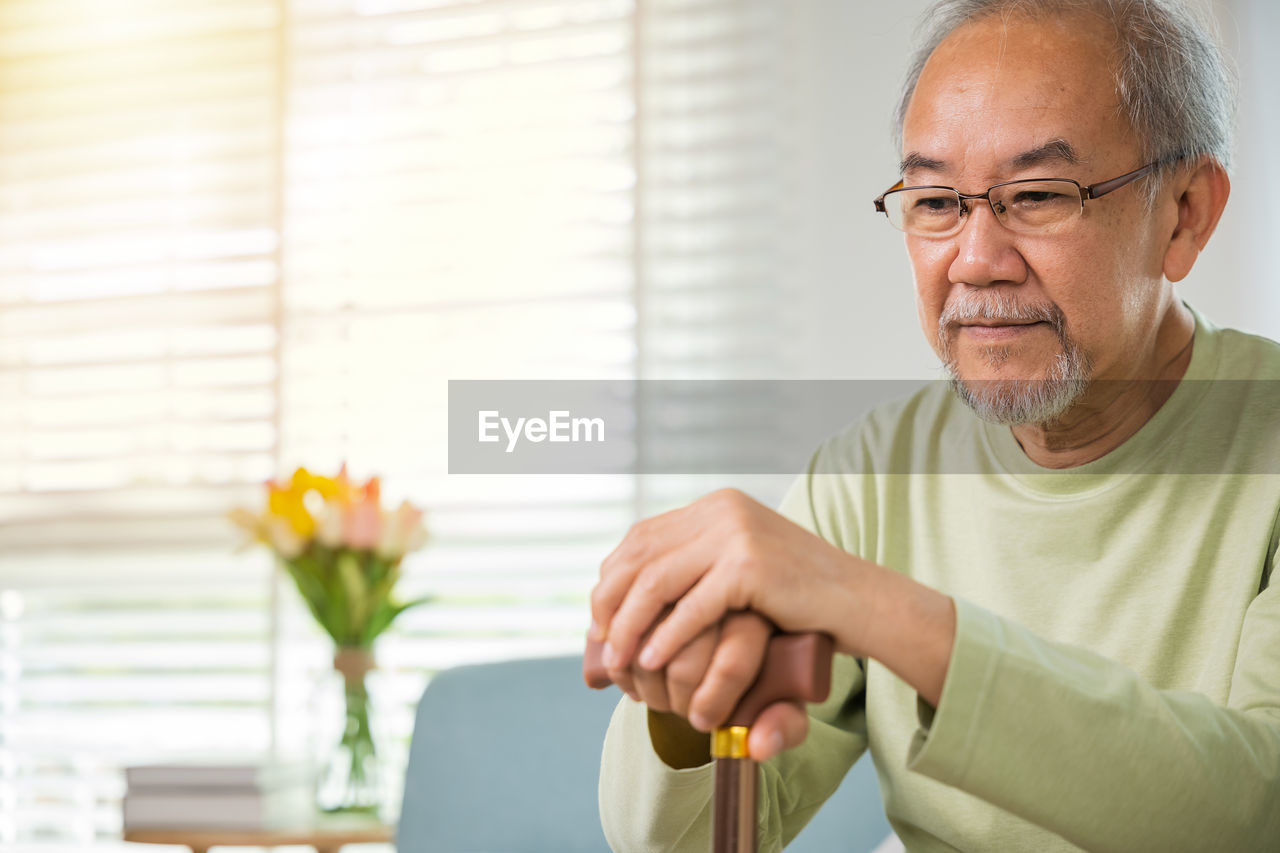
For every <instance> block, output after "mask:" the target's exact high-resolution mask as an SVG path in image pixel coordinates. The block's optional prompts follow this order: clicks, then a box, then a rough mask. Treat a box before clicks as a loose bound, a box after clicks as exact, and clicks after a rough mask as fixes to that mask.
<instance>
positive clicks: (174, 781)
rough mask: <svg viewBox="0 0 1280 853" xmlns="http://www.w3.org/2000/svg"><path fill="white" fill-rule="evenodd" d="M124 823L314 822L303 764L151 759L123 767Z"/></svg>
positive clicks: (231, 825) (236, 825) (249, 825)
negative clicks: (203, 762) (163, 761)
mask: <svg viewBox="0 0 1280 853" xmlns="http://www.w3.org/2000/svg"><path fill="white" fill-rule="evenodd" d="M125 782H126V789H125V795H124V828H125V831H126V832H127V831H129V830H134V829H174V828H184V829H235V830H263V829H297V828H302V827H309V826H311V825H312V824H313V823H314V822H315V817H316V806H315V791H314V788H313V783H314V779H313V776H312V774H311V771H310V769H309V768H308V767H307V766H306V765H304V764H148V765H142V766H137V767H126V768H125Z"/></svg>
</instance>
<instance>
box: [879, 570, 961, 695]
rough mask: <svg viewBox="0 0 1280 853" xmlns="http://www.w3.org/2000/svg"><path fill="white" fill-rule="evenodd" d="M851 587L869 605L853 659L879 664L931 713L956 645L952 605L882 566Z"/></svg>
mask: <svg viewBox="0 0 1280 853" xmlns="http://www.w3.org/2000/svg"><path fill="white" fill-rule="evenodd" d="M856 583H857V584H858V585H859V587H860V592H859V594H860V595H862V596H865V597H866V600H867V601H868V603H869V607H868V624H867V625H866V626H862V630H860V631H858V635H859V639H858V644H859V645H861V646H862V649H861V650H860V653H859V654H858V655H857V656H858V657H869V658H873V659H875V660H877V661H879V662H880V663H881V664H883V665H884V666H885V667H887V668H888V669H889V670H890V671H891V672H893V673H894V674H895V675H897V676H898V677H899V678H901V679H902V680H903V681H905V682H906V683H907V684H909V685H911V687H912V688H914V689H915V691H916V692H917V693H918V694H920V697H921V698H923V699H924V700H925V701H926V702H928V703H929V704H930V705H933V706H934V707H935V708H936V707H937V706H938V700H939V699H940V698H941V696H942V685H943V682H945V681H946V677H947V667H948V666H949V665H950V662H951V650H952V647H953V646H954V645H955V637H956V608H955V602H954V601H952V599H951V597H950V596H947V595H943V594H942V593H940V592H938V591H937V590H935V589H931V588H930V587H927V586H925V585H923V584H921V583H917V582H916V581H913V580H911V579H910V578H908V577H907V576H905V575H902V574H899V573H898V572H895V571H892V570H891V569H886V568H884V567H882V566H874V567H870V568H869V570H868V571H866V572H863V573H861V577H860V578H859V579H858V580H857V581H856Z"/></svg>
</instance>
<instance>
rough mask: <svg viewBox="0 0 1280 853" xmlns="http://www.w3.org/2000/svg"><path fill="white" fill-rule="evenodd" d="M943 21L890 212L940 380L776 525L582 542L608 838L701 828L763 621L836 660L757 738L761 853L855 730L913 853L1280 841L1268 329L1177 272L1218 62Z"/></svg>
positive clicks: (1078, 12)
mask: <svg viewBox="0 0 1280 853" xmlns="http://www.w3.org/2000/svg"><path fill="white" fill-rule="evenodd" d="M930 21H931V23H932V25H933V35H932V37H931V38H929V39H928V40H927V41H926V44H925V47H924V49H923V50H922V51H921V53H920V58H919V60H918V61H917V63H916V64H915V66H914V68H913V69H912V71H911V74H910V77H909V80H908V85H907V87H906V90H905V92H906V94H905V96H904V98H903V104H902V108H901V110H900V113H899V118H900V124H901V141H902V151H903V159H902V180H901V181H900V182H899V183H898V184H896V185H895V186H894V187H893V188H892V189H891V190H889V191H888V192H886V193H885V195H884V196H883V197H882V198H881V199H878V200H877V207H878V208H879V209H881V210H882V211H883V212H884V213H885V214H886V215H887V217H888V219H889V221H890V223H891V224H893V225H895V226H896V227H898V228H899V229H901V230H902V231H904V232H905V234H906V245H907V251H908V253H909V254H910V256H911V262H912V265H913V268H914V272H915V283H916V294H917V300H916V301H917V305H918V309H919V316H920V323H921V326H922V328H923V329H924V332H925V334H926V336H927V337H928V338H929V340H930V341H931V343H932V344H933V346H934V348H935V349H936V350H937V352H938V355H939V357H940V358H941V359H942V360H943V362H944V363H945V364H946V366H947V367H948V369H949V370H950V372H951V374H952V377H953V382H952V388H953V389H954V391H955V393H954V394H953V393H951V390H952V389H947V388H945V387H939V386H935V387H931V388H928V389H925V390H924V391H922V392H920V393H918V394H916V395H915V396H913V397H912V398H910V399H908V400H906V401H905V402H902V403H899V404H896V405H890V406H887V407H883V408H881V409H878V410H876V411H875V412H873V413H871V414H870V415H869V416H868V417H867V418H866V419H865V420H864V421H863V422H861V423H859V424H857V425H855V426H854V427H852V428H851V429H849V430H848V431H847V432H845V433H843V434H841V435H838V436H836V437H835V438H833V439H831V440H830V441H828V442H827V443H826V444H825V445H824V446H823V447H821V448H820V449H819V451H818V453H817V454H816V455H815V457H814V460H813V463H812V465H811V468H810V471H809V472H808V473H807V474H806V475H805V476H803V477H802V478H801V479H800V480H799V481H798V482H797V483H796V484H795V486H794V487H793V488H792V490H791V491H790V492H789V494H788V495H787V497H786V498H785V499H784V502H783V505H782V508H781V513H780V514H776V513H773V512H771V511H769V510H767V509H765V508H764V507H761V506H760V505H758V504H756V503H754V502H752V501H750V500H749V499H747V498H746V497H745V496H743V495H741V494H738V493H735V492H721V493H717V494H714V495H711V496H709V497H707V498H704V499H703V500H700V501H698V502H696V503H694V504H692V505H691V506H689V507H686V508H684V509H681V510H677V511H675V512H671V513H667V514H665V515H662V516H659V517H657V518H654V519H651V520H648V521H645V522H642V523H641V524H639V525H637V526H636V527H635V528H633V530H632V531H631V532H630V533H629V534H628V535H627V537H626V539H625V540H624V541H623V542H622V543H621V545H620V546H619V547H618V549H617V550H616V551H615V552H614V553H613V554H611V555H610V556H609V557H608V558H607V559H606V560H605V562H604V565H603V566H602V569H601V580H600V582H599V584H598V586H597V588H596V590H595V592H594V593H593V596H592V616H593V626H592V632H593V635H594V636H595V637H596V638H597V639H603V640H606V641H607V645H606V649H605V662H606V665H607V666H608V668H609V670H610V674H611V676H612V677H613V678H614V680H615V681H616V682H618V683H619V684H621V685H622V686H623V688H624V690H626V691H627V693H628V694H629V696H630V698H627V699H623V700H622V703H621V704H620V705H619V708H618V710H617V712H616V713H615V716H614V719H613V722H612V724H611V726H610V730H609V734H608V737H607V740H606V745H605V754H604V766H603V769H602V776H601V789H600V790H601V807H602V814H603V819H604V825H605V831H606V834H607V836H608V837H609V839H610V842H611V843H612V844H613V845H614V847H615V849H616V850H619V851H627V850H659V849H662V850H666V849H679V850H696V851H702V850H706V849H707V836H708V833H709V827H708V823H709V821H708V818H707V816H708V809H709V800H710V795H711V770H710V768H709V767H708V765H707V761H708V746H707V735H706V732H708V731H709V730H710V729H711V728H712V727H714V726H715V725H717V724H718V723H721V722H722V721H723V720H724V719H725V718H726V717H727V715H728V713H729V711H730V710H731V709H732V707H733V706H734V704H735V703H736V701H737V699H738V698H739V697H740V696H741V694H742V693H743V692H744V690H745V689H746V688H747V687H748V686H749V684H750V682H751V681H752V680H753V678H754V675H755V672H756V669H757V667H758V665H759V662H760V659H761V654H762V649H763V648H764V645H765V643H766V641H767V637H768V634H769V632H770V631H771V630H772V629H773V627H774V626H777V627H779V628H781V629H783V630H787V631H823V632H826V633H828V634H830V635H831V636H832V637H834V638H835V641H836V648H837V651H838V652H839V653H840V654H838V655H837V660H836V666H835V674H834V687H833V694H832V697H831V699H830V700H828V701H827V702H826V703H824V704H822V705H817V706H811V707H809V708H807V709H804V708H801V707H799V706H794V705H791V704H787V703H779V704H777V705H774V706H773V707H771V708H769V709H767V710H766V711H765V712H764V714H763V715H762V716H761V718H760V719H759V721H758V722H757V724H756V725H755V726H754V727H753V729H752V734H751V740H750V744H749V747H750V751H751V754H752V756H753V757H755V758H757V759H760V760H765V759H768V760H767V761H766V763H765V764H763V765H762V770H761V792H762V793H761V811H760V815H759V824H760V837H761V839H762V847H763V849H771V850H776V849H779V848H780V847H781V846H782V845H783V844H784V843H785V842H787V841H789V840H790V839H791V838H792V837H793V836H794V835H795V834H796V833H797V832H798V831H799V830H800V828H802V827H803V825H804V824H805V822H806V821H807V820H808V819H809V818H810V817H812V815H813V814H814V813H815V812H816V811H817V809H818V808H819V806H820V805H821V804H822V801H823V800H824V799H825V798H826V797H827V796H829V795H830V794H831V792H832V791H834V790H835V788H836V787H837V786H838V784H839V782H840V780H841V778H842V777H843V775H844V774H845V772H846V771H847V770H848V768H849V767H850V766H851V764H852V762H854V761H855V760H857V759H858V757H859V756H860V755H861V754H862V753H863V752H864V751H867V750H869V751H870V752H871V755H872V758H873V759H874V761H875V763H876V766H877V769H878V771H879V776H880V779H881V784H882V789H883V794H884V800H885V807H886V810H887V813H888V816H889V818H890V820H891V822H892V824H893V826H894V828H895V830H896V831H897V833H898V835H899V837H900V838H901V839H902V841H903V843H904V844H905V845H906V847H907V849H908V850H911V851H934V850H970V851H1005V850H1028V851H1049V850H1076V849H1086V850H1115V851H1137V850H1152V851H1156V850H1158V851H1173V850H1194V851H1205V850H1232V851H1245V850H1280V589H1276V588H1275V587H1274V586H1272V587H1270V588H1269V586H1268V584H1269V581H1270V577H1271V572H1272V569H1273V567H1274V565H1275V562H1276V551H1277V538H1278V537H1280V477H1277V476H1276V472H1277V471H1280V403H1278V402H1277V397H1276V395H1275V394H1274V393H1273V392H1271V391H1270V389H1271V388H1274V387H1276V385H1275V382H1276V380H1280V345H1277V344H1276V343H1274V342H1271V341H1267V340H1265V339H1260V338H1256V337H1252V336H1249V335H1245V334H1242V333H1239V332H1234V331H1231V330H1226V329H1219V328H1216V327H1215V326H1213V325H1212V324H1211V323H1209V322H1208V321H1207V320H1206V319H1204V318H1203V317H1202V316H1200V315H1199V314H1197V313H1196V312H1194V311H1192V310H1191V309H1190V308H1188V307H1187V306H1186V305H1185V304H1184V303H1182V302H1181V301H1180V300H1179V299H1178V298H1177V297H1176V296H1175V293H1174V289H1173V284H1172V283H1173V282H1176V281H1179V280H1180V279H1182V278H1183V277H1184V276H1186V275H1187V273H1188V272H1189V271H1190V270H1191V268H1192V265H1193V264H1194V263H1195V260H1196V257H1197V254H1198V253H1199V252H1200V250H1201V249H1203V248H1204V246H1205V244H1206V242H1207V241H1208V239H1209V237H1210V235H1211V233H1212V232H1213V230H1214V227H1215V225H1216V224H1217V222H1218V218H1219V216H1220V215H1221V213H1222V210H1223V207H1224V205H1225V203H1226V200H1227V194H1228V189H1229V185H1228V179H1227V176H1226V172H1225V168H1224V164H1225V163H1226V162H1227V159H1228V156H1229V151H1228V148H1229V137H1230V126H1231V121H1232V114H1231V113H1232V110H1231V100H1232V99H1231V92H1230V84H1229V75H1228V74H1227V73H1226V72H1225V70H1224V67H1223V63H1222V59H1221V57H1220V54H1219V53H1218V51H1217V49H1216V47H1214V45H1213V44H1212V42H1211V40H1209V39H1208V38H1207V37H1206V36H1205V35H1204V34H1203V31H1202V30H1201V29H1200V28H1199V27H1198V26H1197V25H1196V24H1195V23H1194V22H1193V21H1192V20H1191V19H1190V18H1189V17H1188V15H1187V14H1186V13H1185V12H1184V11H1182V10H1180V9H1178V8H1176V7H1173V6H1171V5H1169V4H1168V3H1166V2H1157V0H1146V2H1140V0H1094V2H1085V1H1084V0H1076V2H1069V1H1068V0H1057V2H1054V0H944V2H942V3H939V4H938V5H937V6H936V7H935V8H934V10H933V11H932V12H931V18H930ZM953 188H954V189H953ZM1224 380H1251V381H1230V382H1228V381H1224ZM966 404H967V405H966ZM908 471H910V472H915V473H909V474H908V473H906V472H908Z"/></svg>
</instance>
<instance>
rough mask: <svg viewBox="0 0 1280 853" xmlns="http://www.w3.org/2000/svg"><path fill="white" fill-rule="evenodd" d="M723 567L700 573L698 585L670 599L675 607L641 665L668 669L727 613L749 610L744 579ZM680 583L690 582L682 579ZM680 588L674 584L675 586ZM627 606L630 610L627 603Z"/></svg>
mask: <svg viewBox="0 0 1280 853" xmlns="http://www.w3.org/2000/svg"><path fill="white" fill-rule="evenodd" d="M720 568H721V566H720V565H719V561H717V564H716V565H714V566H712V567H711V568H710V569H709V570H707V569H702V570H699V571H698V572H697V574H698V575H699V577H695V578H694V579H693V580H694V581H696V582H694V583H693V584H692V586H689V587H686V588H685V589H683V590H680V591H679V592H676V593H675V597H674V598H671V599H668V600H669V601H675V602H676V604H675V607H673V608H672V610H671V615H670V616H668V617H667V618H666V619H663V620H662V622H661V624H659V625H658V627H657V628H655V629H654V631H653V635H652V636H651V637H650V638H649V640H648V641H647V642H646V643H645V644H644V648H643V649H641V650H640V657H639V658H638V662H639V664H640V665H641V666H643V667H646V668H648V669H657V668H659V667H661V666H664V665H665V664H666V663H667V661H668V660H670V659H671V656H672V655H674V654H675V653H676V652H677V651H679V650H680V649H681V648H683V647H684V646H685V644H686V643H688V642H689V641H690V640H691V639H693V638H694V637H696V636H697V635H698V634H699V633H701V632H702V631H703V630H704V629H705V628H707V627H708V626H710V625H714V624H716V623H717V622H719V621H720V620H721V619H722V618H724V616H725V614H726V613H728V612H730V611H733V610H746V609H748V608H747V605H748V604H749V602H748V601H747V599H746V596H745V595H744V594H743V592H742V589H741V587H742V581H743V580H744V579H743V578H742V577H741V575H740V573H738V572H736V571H733V570H732V569H730V568H728V567H726V568H725V570H724V571H718V569H720ZM679 582H683V583H689V582H690V581H689V580H687V579H686V578H684V577H681V578H679ZM677 585H678V584H677V583H673V584H672V586H673V587H674V586H677ZM677 598H678V599H679V600H678V601H677V600H676V599H677ZM623 606H624V607H626V603H624V605H623Z"/></svg>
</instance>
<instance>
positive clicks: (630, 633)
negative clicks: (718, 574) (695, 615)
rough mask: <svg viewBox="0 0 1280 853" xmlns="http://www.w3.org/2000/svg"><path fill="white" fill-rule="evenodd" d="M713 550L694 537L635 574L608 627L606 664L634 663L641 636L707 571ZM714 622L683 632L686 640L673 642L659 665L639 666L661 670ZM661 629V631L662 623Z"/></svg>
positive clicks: (642, 664)
mask: <svg viewBox="0 0 1280 853" xmlns="http://www.w3.org/2000/svg"><path fill="white" fill-rule="evenodd" d="M710 551H711V546H710V543H709V542H707V541H706V540H705V539H695V540H693V541H691V542H688V543H685V544H681V545H679V546H678V547H676V548H674V549H673V550H670V551H667V552H666V553H664V554H662V555H660V556H658V557H657V558H655V559H654V560H653V561H652V562H650V563H649V564H648V565H646V566H645V567H644V569H643V570H642V571H640V572H638V573H637V574H636V576H635V579H634V580H633V581H632V583H631V587H630V589H628V590H627V592H626V597H625V598H624V599H623V601H622V604H621V605H620V606H619V607H618V608H617V610H616V611H615V612H614V614H613V619H612V621H611V622H610V623H609V626H608V629H607V630H608V639H607V640H606V641H605V647H604V662H605V665H606V666H619V667H620V666H627V665H628V664H629V663H630V662H631V660H632V658H633V657H634V655H635V652H636V650H637V649H638V648H639V646H640V640H641V637H642V636H643V635H644V634H645V632H646V631H648V630H649V629H650V627H652V626H653V624H654V623H655V622H656V621H658V614H659V613H660V612H661V611H662V610H663V608H665V607H667V606H668V605H670V604H671V603H672V602H674V601H676V600H678V599H680V597H681V596H682V595H684V594H685V593H686V592H688V590H689V587H690V586H692V585H693V583H694V582H695V581H696V580H697V579H698V578H699V577H701V576H702V575H703V573H704V572H706V570H707V567H708V565H709V564H710V558H711V555H710ZM714 621H715V620H710V621H707V622H705V623H703V624H702V625H699V626H698V630H696V631H690V632H688V633H686V634H684V638H683V642H681V643H680V644H679V645H672V646H671V647H670V652H669V654H667V656H666V657H664V658H663V659H662V661H661V662H660V663H659V664H651V663H648V662H645V661H638V663H639V665H640V666H643V667H644V668H645V669H651V670H659V669H662V667H663V666H665V665H666V664H667V662H668V661H669V660H670V659H671V657H672V656H673V655H675V653H676V652H678V651H679V650H680V649H682V648H684V646H685V645H687V644H688V643H690V642H691V641H692V640H693V638H694V637H696V636H697V635H698V634H699V633H701V632H702V629H704V628H708V627H710V626H711V625H712V624H714ZM664 622H665V620H664ZM601 624H603V623H601ZM658 630H661V625H660V626H659V629H658Z"/></svg>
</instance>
